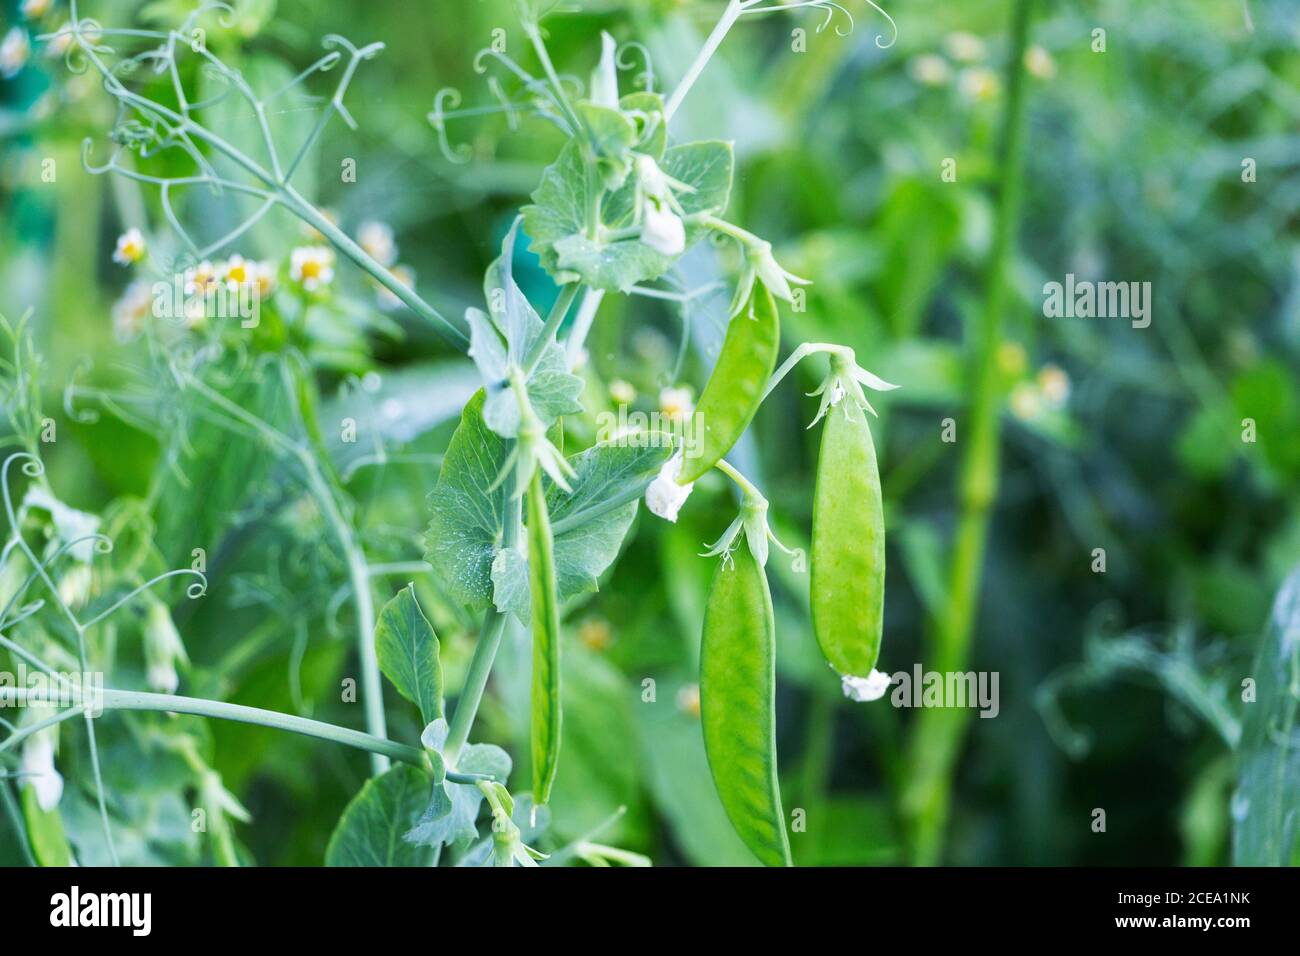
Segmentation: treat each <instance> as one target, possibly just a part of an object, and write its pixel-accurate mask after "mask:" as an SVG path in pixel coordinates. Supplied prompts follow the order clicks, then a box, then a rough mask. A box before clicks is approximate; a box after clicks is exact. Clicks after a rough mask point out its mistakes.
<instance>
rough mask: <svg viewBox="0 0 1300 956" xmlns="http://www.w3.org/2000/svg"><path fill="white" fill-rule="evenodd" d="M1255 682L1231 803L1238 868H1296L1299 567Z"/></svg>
mask: <svg viewBox="0 0 1300 956" xmlns="http://www.w3.org/2000/svg"><path fill="white" fill-rule="evenodd" d="M1254 677H1255V695H1256V696H1255V700H1254V701H1251V702H1248V703H1247V704H1246V717H1245V721H1244V723H1243V726H1242V736H1241V746H1240V747H1239V749H1238V775H1237V793H1236V795H1235V796H1234V797H1233V800H1232V806H1233V819H1234V821H1235V823H1236V827H1235V834H1234V839H1233V862H1234V863H1235V864H1236V865H1237V866H1291V865H1295V864H1296V863H1297V862H1300V841H1298V840H1297V835H1298V834H1297V826H1298V824H1297V821H1300V723H1298V722H1297V717H1298V716H1300V567H1298V568H1296V569H1295V570H1294V571H1292V572H1291V574H1290V576H1289V577H1288V578H1287V579H1286V581H1284V582H1283V584H1282V587H1281V589H1280V590H1279V591H1278V593H1277V600H1276V601H1275V602H1274V604H1273V612H1272V614H1271V615H1270V616H1269V624H1268V633H1267V634H1265V636H1264V642H1263V644H1262V645H1261V646H1260V649H1259V657H1258V658H1257V659H1256V661H1255V673H1254Z"/></svg>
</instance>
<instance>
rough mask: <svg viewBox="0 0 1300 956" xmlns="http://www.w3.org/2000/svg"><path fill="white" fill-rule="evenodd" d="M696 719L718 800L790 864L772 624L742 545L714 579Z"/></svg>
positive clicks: (765, 857) (768, 860)
mask: <svg viewBox="0 0 1300 956" xmlns="http://www.w3.org/2000/svg"><path fill="white" fill-rule="evenodd" d="M700 720H701V722H702V723H703V725H704V748H705V751H706V752H707V753H708V757H709V769H710V770H711V771H712V773H713V783H714V786H716V787H717V789H718V796H719V797H721V798H722V806H723V808H724V809H725V810H726V811H727V816H728V817H730V819H731V825H732V826H734V827H735V828H736V832H737V833H738V834H740V837H741V839H742V840H744V841H745V845H746V846H748V847H749V849H750V850H751V851H753V853H754V856H756V857H758V859H759V861H760V862H762V863H764V864H766V865H767V866H789V865H790V841H789V838H788V837H787V836H786V832H785V817H784V814H783V813H782V811H781V790H780V787H779V786H778V784H777V776H776V625H775V623H774V619H773V616H772V595H771V594H770V593H769V592H768V589H767V576H766V575H765V574H764V573H763V569H762V568H761V567H759V565H758V562H757V561H755V560H754V557H753V555H751V554H750V553H749V548H748V547H746V546H745V545H743V544H742V545H741V546H740V547H738V548H736V550H735V551H734V552H733V553H732V559H731V560H728V561H724V562H723V564H722V566H721V567H719V568H718V572H717V574H715V575H714V578H713V587H712V589H711V590H710V591H709V603H708V606H707V607H706V608H705V611H704V638H703V641H702V646H701V648H700Z"/></svg>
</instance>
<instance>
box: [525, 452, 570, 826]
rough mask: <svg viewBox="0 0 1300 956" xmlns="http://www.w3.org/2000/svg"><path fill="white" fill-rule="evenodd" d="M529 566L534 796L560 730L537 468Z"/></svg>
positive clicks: (556, 641)
mask: <svg viewBox="0 0 1300 956" xmlns="http://www.w3.org/2000/svg"><path fill="white" fill-rule="evenodd" d="M528 566H529V581H530V583H531V585H532V587H531V595H532V619H533V621H532V623H533V627H532V632H533V693H532V707H533V714H532V722H531V736H530V740H531V754H532V760H533V798H534V799H535V800H536V801H537V802H538V803H539V804H544V803H546V802H548V801H549V800H550V799H551V785H552V784H553V783H555V771H556V768H557V767H558V766H559V758H560V732H561V727H562V725H563V712H562V710H561V708H560V602H559V599H558V597H557V594H556V591H557V587H558V586H557V584H556V574H555V551H554V543H553V541H552V538H551V523H550V519H549V517H548V515H547V513H546V497H545V493H544V492H543V491H542V473H541V472H540V471H537V472H535V473H534V474H533V482H532V486H531V487H530V488H529V489H528Z"/></svg>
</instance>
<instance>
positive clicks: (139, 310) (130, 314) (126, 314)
mask: <svg viewBox="0 0 1300 956" xmlns="http://www.w3.org/2000/svg"><path fill="white" fill-rule="evenodd" d="M152 307H153V293H152V291H151V290H150V286H149V283H148V282H147V281H146V280H144V279H136V280H135V281H134V282H132V283H131V284H130V285H128V286H127V287H126V290H125V291H124V292H123V293H122V296H121V298H119V299H118V300H117V301H116V302H114V303H113V334H114V336H116V338H117V340H118V341H119V342H129V341H130V340H131V339H133V338H135V337H136V336H137V335H139V334H140V330H141V329H143V328H144V321H145V319H147V318H148V317H149V313H150V311H151V309H152Z"/></svg>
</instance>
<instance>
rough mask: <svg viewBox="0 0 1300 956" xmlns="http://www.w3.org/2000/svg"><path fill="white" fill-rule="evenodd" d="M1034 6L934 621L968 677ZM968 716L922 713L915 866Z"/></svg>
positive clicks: (1010, 64)
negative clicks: (944, 595) (947, 560)
mask: <svg viewBox="0 0 1300 956" xmlns="http://www.w3.org/2000/svg"><path fill="white" fill-rule="evenodd" d="M1033 3H1034V0H1014V4H1013V7H1012V28H1011V45H1010V49H1009V50H1008V52H1007V68H1006V69H1007V100H1006V107H1005V111H1004V114H1003V121H1002V144H1001V152H1002V157H1001V160H1002V161H1001V170H1002V182H1001V188H1000V190H999V195H998V204H997V220H996V225H995V233H994V237H993V246H992V248H991V250H990V254H989V266H988V285H987V289H986V298H985V303H984V308H983V310H982V311H981V312H980V313H978V316H977V320H976V323H975V325H974V328H973V329H971V331H970V338H971V344H972V345H973V347H974V352H973V354H972V356H971V374H972V379H971V380H972V384H973V386H974V401H973V404H972V407H971V421H970V427H969V429H968V431H969V437H968V438H967V439H966V443H965V447H964V453H963V457H962V461H961V466H960V473H959V478H958V481H959V488H958V494H959V497H960V501H961V515H960V518H959V520H958V525H957V532H956V538H955V540H954V545H953V552H952V563H951V565H950V569H949V586H948V602H947V604H946V605H945V607H944V609H943V610H942V611H941V612H940V614H939V616H938V619H937V620H936V621H935V622H934V634H933V644H932V651H933V655H934V658H933V660H934V664H933V667H934V669H936V670H938V671H941V672H942V671H964V670H966V669H967V665H968V663H969V658H970V645H971V636H972V632H973V630H974V624H975V617H976V613H977V611H978V607H979V590H980V580H981V577H982V572H983V562H984V552H985V545H986V542H987V537H988V523H989V512H990V510H991V508H992V505H993V502H994V500H995V499H996V497H997V488H998V471H999V459H1000V448H999V412H1000V410H1001V403H1002V396H1001V391H1000V388H999V381H998V370H997V361H996V358H997V348H998V344H999V342H1000V341H1001V338H1002V326H1003V315H1004V312H1005V311H1006V285H1007V272H1008V263H1009V260H1010V258H1011V256H1012V253H1013V251H1014V246H1015V233H1016V226H1017V222H1018V218H1019V210H1020V193H1021V189H1022V180H1023V175H1024V149H1023V140H1024V125H1025V79H1024V54H1025V48H1026V46H1027V44H1028V37H1029V23H1030V19H1031V15H1032V8H1033ZM968 717H969V713H968V712H967V711H966V710H964V709H962V708H928V709H926V710H924V711H922V713H921V714H920V715H919V716H918V717H917V722H916V729H915V731H914V732H913V736H912V738H911V741H910V748H909V757H908V764H909V773H908V774H907V775H906V783H905V785H904V789H903V792H902V794H901V801H900V802H901V807H900V809H901V811H902V815H903V818H904V820H905V821H906V822H907V825H908V830H909V834H908V835H909V842H910V851H911V854H912V859H913V862H914V863H917V864H919V865H923V866H925V865H933V864H934V863H937V862H938V860H939V858H940V855H941V853H942V848H943V835H944V830H945V828H946V826H947V820H948V806H949V796H950V792H951V788H952V776H953V771H954V768H955V765H956V759H957V755H958V753H959V751H960V748H961V741H962V738H963V736H964V733H965V729H966V726H967V724H968V723H969V721H968V719H967V718H968Z"/></svg>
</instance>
